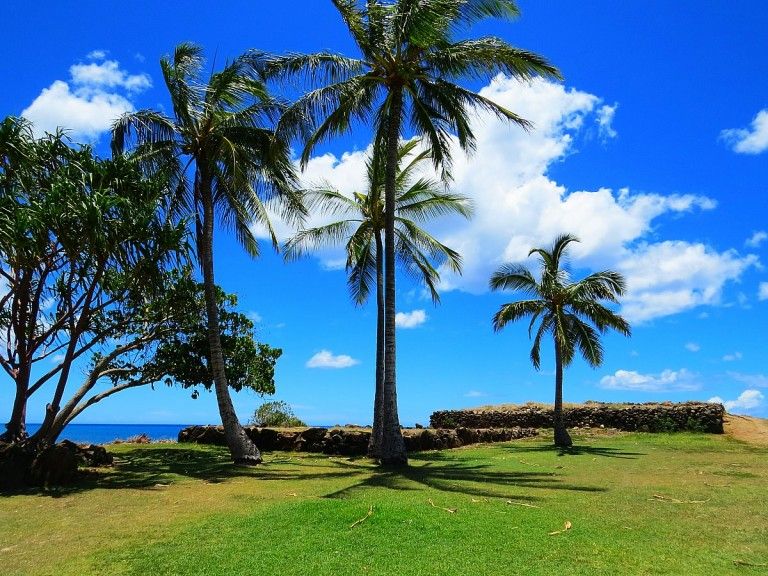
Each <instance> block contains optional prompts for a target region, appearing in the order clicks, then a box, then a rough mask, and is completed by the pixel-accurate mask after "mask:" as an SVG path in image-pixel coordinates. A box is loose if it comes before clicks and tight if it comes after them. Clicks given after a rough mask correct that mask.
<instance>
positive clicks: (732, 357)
mask: <svg viewBox="0 0 768 576" xmlns="http://www.w3.org/2000/svg"><path fill="white" fill-rule="evenodd" d="M742 357H743V355H742V353H741V352H732V353H731V354H726V355H725V356H723V362H735V361H736V360H741V359H742Z"/></svg>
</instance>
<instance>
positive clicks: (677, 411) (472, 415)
mask: <svg viewBox="0 0 768 576" xmlns="http://www.w3.org/2000/svg"><path fill="white" fill-rule="evenodd" d="M563 412H564V415H565V421H566V426H568V427H571V428H572V427H577V426H578V427H582V428H599V427H606V428H617V429H619V430H627V431H638V432H679V431H683V430H690V431H694V432H710V433H713V434H722V433H723V417H724V416H725V408H723V405H722V404H710V403H705V402H683V403H677V404H676V403H672V402H663V403H660V404H659V403H646V404H602V403H599V402H590V403H587V404H584V405H576V406H567V407H565V408H564V409H563ZM429 422H430V425H431V426H433V427H436V428H456V427H459V426H464V427H472V428H509V427H513V426H522V427H533V428H551V427H552V407H551V406H543V405H538V404H526V405H523V406H512V407H504V408H499V409H494V408H488V409H474V410H442V411H438V412H434V413H433V414H432V416H430V418H429Z"/></svg>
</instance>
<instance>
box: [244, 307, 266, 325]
mask: <svg viewBox="0 0 768 576" xmlns="http://www.w3.org/2000/svg"><path fill="white" fill-rule="evenodd" d="M247 316H248V319H249V320H250V321H251V322H253V323H254V324H258V323H259V322H261V321H262V320H263V318H262V317H261V314H259V313H258V312H256V311H255V310H251V311H250V312H248V314H247Z"/></svg>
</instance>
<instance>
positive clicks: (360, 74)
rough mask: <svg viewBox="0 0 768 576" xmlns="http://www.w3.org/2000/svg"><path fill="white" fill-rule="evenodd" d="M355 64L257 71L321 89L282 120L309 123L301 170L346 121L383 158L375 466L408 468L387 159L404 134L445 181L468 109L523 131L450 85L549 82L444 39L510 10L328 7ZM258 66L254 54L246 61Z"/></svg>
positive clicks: (483, 1) (372, 1)
mask: <svg viewBox="0 0 768 576" xmlns="http://www.w3.org/2000/svg"><path fill="white" fill-rule="evenodd" d="M333 4H334V6H335V7H336V9H337V10H338V11H339V14H340V15H341V18H342V19H343V20H344V23H345V24H346V26H347V28H348V29H349V31H350V33H351V35H352V38H353V40H354V41H355V44H356V45H357V47H358V49H359V51H360V53H361V55H362V57H361V58H360V59H354V58H346V57H342V56H339V55H336V54H330V53H318V54H312V55H296V54H292V55H287V56H284V57H280V58H275V59H272V60H271V61H270V62H269V63H268V65H267V66H266V67H265V68H264V70H263V73H265V74H266V75H267V76H268V77H269V76H272V77H285V76H290V75H299V76H301V77H305V78H308V79H310V80H312V81H323V82H326V83H327V84H326V85H325V86H323V87H321V88H318V89H315V90H311V91H310V92H308V93H307V94H306V95H305V96H304V97H303V98H301V99H300V100H299V101H298V103H297V104H296V105H295V106H294V107H293V108H292V110H291V112H290V113H289V114H288V117H289V118H290V117H291V116H293V115H295V116H296V117H298V118H304V117H308V118H316V119H319V123H318V126H317V128H316V129H315V130H314V133H313V134H312V135H311V136H310V137H309V138H308V139H307V142H306V145H305V147H304V151H303V154H302V162H303V163H304V164H306V162H307V160H308V158H309V155H310V154H311V152H312V150H313V149H314V148H315V146H316V145H317V144H318V143H320V142H322V141H324V140H327V139H328V138H330V137H332V136H334V135H336V134H339V133H343V132H346V131H348V130H349V129H350V127H351V124H352V123H353V122H354V121H361V122H365V121H369V122H370V121H371V120H372V124H373V127H374V133H375V137H376V144H375V153H377V154H381V155H383V157H384V195H385V201H384V206H385V233H384V270H385V304H384V312H385V313H384V318H385V320H384V324H385V342H386V345H385V348H386V353H385V371H384V402H383V406H384V426H383V431H384V438H383V444H382V455H381V459H380V461H381V463H382V464H383V465H393V466H397V465H404V464H407V462H408V459H407V456H406V451H405V443H404V442H403V437H402V434H401V432H400V422H399V418H398V415H397V389H396V382H395V366H396V362H395V309H396V305H395V254H396V241H395V204H396V202H395V196H396V190H397V149H398V143H399V140H400V136H401V131H402V129H403V128H404V127H405V126H407V125H408V126H410V127H411V128H412V129H413V131H414V132H415V133H416V134H417V135H419V136H424V137H425V139H426V142H427V143H428V146H429V147H430V150H431V157H432V162H433V163H434V165H435V167H436V168H439V169H440V168H442V169H443V170H444V174H446V175H447V169H448V168H449V167H450V160H451V154H450V152H451V150H450V148H451V145H452V142H453V141H454V138H455V139H456V140H457V141H458V144H459V146H460V147H461V148H462V149H464V150H472V149H473V146H474V141H475V138H474V134H473V132H472V128H471V126H470V122H469V114H470V111H471V110H472V109H480V110H485V111H489V112H491V113H493V114H495V115H497V116H498V117H500V118H503V119H506V120H509V121H511V122H513V123H515V124H518V125H519V126H522V127H524V128H527V127H528V126H529V124H528V122H527V121H525V120H524V119H523V118H521V117H520V116H518V115H516V114H515V113H513V112H511V111H509V110H507V109H505V108H503V107H502V106H499V105H498V104H496V103H494V102H492V101H491V100H489V99H487V98H485V97H483V96H480V95H479V94H476V93H475V92H473V91H471V90H467V89H465V88H462V87H461V86H459V85H458V84H456V83H455V81H456V80H458V79H463V78H474V79H485V78H487V77H489V76H490V75H493V74H495V73H498V72H503V73H506V74H509V75H510V76H513V77H516V78H523V79H529V78H532V77H534V76H545V77H551V78H559V77H560V75H559V73H558V71H557V69H556V68H554V67H553V66H551V65H550V64H549V63H547V61H546V60H545V59H544V58H542V57H540V56H537V55H536V54H533V53H531V52H527V51H524V50H520V49H518V48H514V47H512V46H510V45H509V44H507V43H506V42H504V41H502V40H500V39H498V38H492V37H486V38H479V39H476V40H455V39H454V37H453V34H454V33H455V32H457V31H458V30H462V29H466V28H468V27H469V26H471V25H472V24H475V23H477V22H479V21H481V20H484V19H487V18H502V19H507V20H510V19H513V18H515V17H516V16H517V15H518V9H517V7H516V5H515V3H514V2H513V1H512V0H391V1H384V0H367V1H366V2H365V3H363V2H361V1H360V0H333ZM254 57H256V58H260V57H261V55H260V54H254Z"/></svg>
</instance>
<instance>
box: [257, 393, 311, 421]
mask: <svg viewBox="0 0 768 576" xmlns="http://www.w3.org/2000/svg"><path fill="white" fill-rule="evenodd" d="M251 424H253V425H255V426H260V427H264V426H272V427H278V428H290V427H293V426H306V424H305V423H304V422H302V421H301V420H300V419H299V418H297V417H296V415H295V414H294V413H293V410H292V409H291V406H290V404H288V403H287V402H283V401H282V400H275V401H271V402H264V404H262V405H261V406H259V407H258V408H256V412H254V413H253V418H252V419H251Z"/></svg>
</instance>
